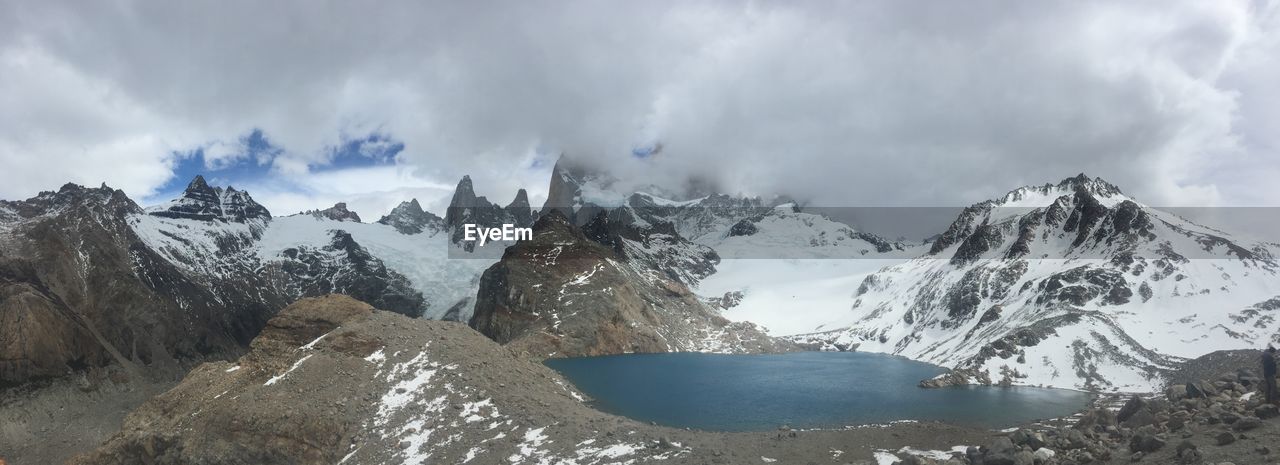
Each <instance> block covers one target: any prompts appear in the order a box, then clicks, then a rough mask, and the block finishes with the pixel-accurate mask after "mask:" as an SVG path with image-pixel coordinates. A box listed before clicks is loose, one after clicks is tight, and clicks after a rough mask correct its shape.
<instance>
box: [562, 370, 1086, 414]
mask: <svg viewBox="0 0 1280 465" xmlns="http://www.w3.org/2000/svg"><path fill="white" fill-rule="evenodd" d="M546 364H547V366H549V367H551V368H552V369H555V370H556V371H559V372H560V373H562V374H563V375H565V377H567V378H569V380H570V381H572V382H573V383H574V385H576V386H577V387H578V389H580V390H582V392H584V393H586V394H588V395H590V396H591V397H593V398H594V401H595V402H594V405H595V407H596V408H598V409H600V410H603V411H606V412H609V413H613V414H617V415H622V416H625V417H629V418H633V419H636V420H640V421H644V422H655V423H657V424H660V425H666V426H673V427H679V428H685V427H687V428H693V429H701V430H712V431H767V430H772V429H775V428H777V427H779V426H781V425H790V426H791V427H793V428H839V427H843V426H853V425H867V424H883V423H888V422H891V421H895V420H939V421H945V422H948V423H954V424H962V425H969V426H977V427H985V428H1006V427H1010V426H1014V425H1018V424H1021V423H1024V422H1028V421H1033V420H1040V419H1048V418H1057V417H1062V416H1066V415H1070V414H1072V413H1075V412H1076V411H1078V410H1080V409H1082V408H1084V407H1085V406H1086V404H1088V402H1089V400H1090V396H1089V394H1087V393H1083V392H1077V391H1069V390H1062V389H1045V388H1032V387H1013V388H1001V387H953V388H942V389H921V388H919V387H917V384H918V383H919V382H920V380H922V379H926V378H931V377H933V376H935V375H937V374H939V373H942V372H943V371H944V370H943V369H942V368H939V367H937V366H934V365H930V364H927V363H922V362H916V361H912V360H907V359H905V358H901V357H895V356H890V355H882V354H869V353H861V352H800V353H792V354H777V355H717V354H697V353H677V354H632V355H615V356H607V357H585V358H569V359H552V360H547V361H546Z"/></svg>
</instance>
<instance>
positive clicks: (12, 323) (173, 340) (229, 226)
mask: <svg viewBox="0 0 1280 465" xmlns="http://www.w3.org/2000/svg"><path fill="white" fill-rule="evenodd" d="M190 191H191V192H190V195H189V196H185V197H184V198H183V199H179V200H177V201H174V202H170V203H169V204H166V205H164V206H162V207H160V208H156V209H152V210H151V211H150V213H148V212H146V211H144V210H143V209H142V208H141V207H139V206H138V205H137V204H136V203H134V202H133V201H132V200H130V199H129V198H128V197H127V196H126V195H125V194H124V193H123V192H121V191H119V190H115V189H111V188H109V187H107V186H105V185H104V186H102V187H100V188H87V187H82V186H78V185H74V184H67V185H65V186H63V187H62V188H61V189H59V190H58V191H57V192H42V193H40V194H39V195H37V196H36V197H33V198H30V199H27V200H23V201H16V202H8V201H0V212H3V214H0V316H3V318H4V321H3V324H0V384H5V385H8V384H10V383H12V384H21V383H25V382H28V381H32V380H35V379H40V378H52V377H58V376H63V375H65V374H66V373H68V372H71V371H74V370H88V369H94V368H97V367H102V366H107V365H115V366H118V367H120V368H122V369H123V370H124V371H125V372H126V373H129V375H130V376H132V375H133V374H135V373H138V370H141V367H142V366H149V367H151V368H152V369H154V370H156V371H159V372H163V371H164V370H165V369H170V368H173V367H176V366H178V363H175V360H193V359H194V360H198V359H201V358H205V357H224V356H231V355H234V354H236V353H238V352H239V351H241V350H242V347H243V346H244V344H247V343H248V342H249V340H251V339H252V338H253V337H254V336H255V335H256V334H257V331H258V330H259V329H260V328H261V327H262V325H263V324H265V322H266V320H267V319H268V318H270V316H271V315H272V314H274V312H275V311H276V310H277V309H279V308H280V307H282V306H283V305H284V304H285V303H287V301H286V300H285V296H283V295H281V294H279V293H277V292H276V287H275V286H273V285H272V284H271V283H269V282H268V281H267V280H265V279H263V278H262V277H260V276H259V275H257V274H256V273H253V272H252V268H249V265H251V260H250V257H251V253H248V252H247V251H248V249H249V248H250V246H251V244H252V242H253V241H254V240H256V239H255V238H256V237H258V235H260V234H261V232H262V228H263V227H264V225H265V224H266V221H267V219H266V218H269V215H267V214H266V213H265V209H261V206H259V205H257V204H256V203H254V202H252V200H251V199H249V198H248V196H247V195H246V194H243V193H241V192H238V191H235V190H233V189H225V190H219V189H213V188H209V186H208V185H206V184H205V183H204V180H203V179H200V178H197V179H196V180H195V181H193V182H192V188H191V189H190ZM158 225H163V226H164V227H163V228H160V227H158ZM215 225H216V226H215ZM156 241H162V242H163V244H162V245H163V246H161V244H160V243H158V242H156ZM216 254H221V255H223V256H224V257H225V259H224V261H223V262H221V263H216V264H215V263H207V262H205V261H204V260H203V259H204V257H205V256H206V255H216Z"/></svg>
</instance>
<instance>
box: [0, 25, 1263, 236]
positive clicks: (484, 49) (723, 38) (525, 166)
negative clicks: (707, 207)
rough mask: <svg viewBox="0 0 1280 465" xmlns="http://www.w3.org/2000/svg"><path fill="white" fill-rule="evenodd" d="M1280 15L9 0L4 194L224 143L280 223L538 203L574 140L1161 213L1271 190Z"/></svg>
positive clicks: (708, 181)
mask: <svg viewBox="0 0 1280 465" xmlns="http://www.w3.org/2000/svg"><path fill="white" fill-rule="evenodd" d="M1278 11H1280V7H1277V4H1276V3H1275V2H1230V1H1224V2H1208V3H1204V2H1186V3H1183V2H1163V1H1160V2H1155V1H1153V2H1136V3H1123V4H1120V3H1115V2H1037V3H1035V4H1025V5H1023V4H1019V5H1009V4H1008V3H996V2H968V3H955V4H938V5H933V6H931V8H928V9H921V8H918V6H913V5H906V4H902V3H900V2H887V1H886V2H857V3H850V4H840V3H834V4H811V3H805V4H785V3H758V2H741V3H738V2H656V3H655V2H640V3H601V2H571V3H569V4H562V5H559V6H558V7H557V8H547V7H546V6H545V5H538V4H530V3H523V2H505V3H499V4H491V5H483V6H482V5H477V4H471V3H467V4H458V3H447V2H440V3H431V2H392V3H383V4H378V5H377V6H376V7H373V6H370V5H366V4H354V3H343V2H334V3H328V4H316V3H313V2H296V3H291V2H283V3H273V4H271V5H265V6H264V5H261V4H255V3H247V2H246V3H238V2H230V3H228V2H211V3H205V4H171V3H166V2H133V1H125V2H110V3H107V2H100V3H91V4H83V3H76V4H70V3H59V2H39V3H31V2H21V3H10V4H6V5H4V6H3V7H0V31H4V32H0V101H3V102H4V103H5V105H4V106H5V108H6V111H5V112H3V114H2V115H0V163H2V164H3V165H4V166H5V168H6V169H5V170H4V174H3V175H0V181H3V182H0V198H17V197H25V196H28V195H31V194H33V193H35V192H36V191H39V190H42V189H49V188H51V187H52V186H57V185H61V184H62V183H63V182H66V181H75V182H81V183H86V184H95V185H96V184H97V183H99V182H101V181H107V182H108V183H110V184H111V185H113V186H119V187H121V188H123V189H124V190H126V191H127V192H129V193H130V195H133V196H135V197H138V198H154V197H157V196H163V195H164V194H165V193H166V192H167V191H169V190H171V189H172V188H173V186H174V185H176V184H182V183H184V182H185V181H186V180H189V179H190V175H191V174H192V173H191V169H190V168H191V165H190V163H192V161H191V160H193V159H194V158H193V155H192V154H193V153H194V152H195V151H201V152H202V153H200V156H199V162H200V163H201V164H203V168H204V169H205V170H209V169H210V168H218V169H217V170H211V171H220V170H229V171H228V172H227V173H224V174H225V175H226V176H225V181H226V182H227V183H231V184H234V185H236V186H237V187H240V186H241V185H245V186H246V187H250V188H253V187H256V188H258V191H265V192H263V194H262V195H259V194H257V191H255V197H260V200H262V201H263V203H264V204H266V205H267V206H268V207H269V208H271V209H272V210H273V211H279V212H281V213H284V212H289V211H291V210H302V209H310V208H323V207H326V206H328V205H332V204H333V203H334V202H335V201H338V200H346V201H350V202H352V205H353V209H357V210H360V209H362V208H363V209H373V210H378V209H381V210H380V211H364V213H365V214H366V215H367V216H371V217H376V216H377V215H379V214H381V213H384V212H385V211H386V210H389V209H390V208H391V207H392V206H394V205H396V204H398V203H399V202H400V201H403V200H408V199H409V198H413V197H419V198H420V199H421V200H422V202H423V204H424V207H426V208H428V209H431V208H432V206H433V202H436V203H435V206H437V207H438V206H439V203H438V199H439V198H444V197H447V195H448V194H447V190H448V189H451V187H452V185H453V184H455V183H456V182H457V179H459V178H460V177H461V176H462V175H463V174H470V175H471V176H472V177H473V178H474V179H475V184H476V188H477V191H478V193H481V194H483V195H487V196H489V197H490V198H504V199H505V198H511V197H512V196H513V195H514V194H515V192H516V190H517V189H518V188H521V187H524V188H528V189H529V196H530V199H531V201H532V202H533V203H534V204H538V203H540V202H541V200H542V199H544V198H545V195H546V186H547V177H548V176H549V174H550V168H551V166H550V165H551V164H553V163H554V161H555V159H556V156H557V155H558V154H560V153H567V154H571V155H572V156H573V157H575V158H576V159H580V160H582V161H583V162H584V163H590V164H594V165H598V166H601V167H606V168H608V169H609V170H610V171H611V172H612V173H613V174H614V175H615V176H618V177H619V178H623V179H626V180H627V182H628V183H631V184H634V185H638V186H639V185H649V184H655V185H668V186H671V187H672V188H673V189H678V188H680V187H681V185H683V184H686V183H689V182H690V181H689V180H690V179H697V180H698V181H697V182H698V183H701V184H705V185H713V186H715V187H716V189H718V190H721V191H724V192H730V193H743V194H748V195H762V196H770V195H775V194H787V195H790V196H793V197H796V198H798V199H804V200H806V201H807V202H810V203H813V204H822V205H831V206H845V205H923V206H936V205H949V206H950V205H965V204H968V203H972V202H975V201H979V200H982V199H986V198H990V197H992V196H994V195H997V194H999V193H1001V192H1005V191H1007V190H1008V189H1010V188H1013V187H1017V186H1020V185H1027V184H1040V183H1043V182H1046V181H1050V180H1056V179H1061V178H1063V177H1064V176H1067V175H1070V174H1074V173H1077V172H1082V171H1084V172H1089V173H1091V174H1095V175H1100V176H1103V177H1105V178H1107V179H1108V180H1110V181H1113V182H1115V183H1116V184H1117V185H1120V186H1123V187H1124V189H1125V190H1126V192H1129V193H1131V194H1133V195H1134V196H1135V197H1137V198H1140V199H1142V200H1143V201H1144V202H1146V203H1149V204H1153V205H1189V206H1190V205H1195V206H1198V205H1274V199H1276V198H1280V195H1278V194H1280V190H1278V189H1280V188H1277V187H1275V184H1274V183H1273V182H1271V180H1273V179H1275V178H1276V175H1280V163H1277V154H1276V151H1277V148H1280V136H1278V134H1280V127H1277V125H1278V124H1280V123H1278V121H1280V114H1277V113H1276V111H1277V110H1275V108H1280V92H1278V91H1276V90H1275V88H1274V86H1273V85H1268V84H1267V83H1270V82H1275V80H1276V79H1277V78H1280V64H1277V63H1276V62H1275V60H1274V59H1273V57H1275V56H1277V55H1280V38H1278V36H1280V13H1278ZM254 134H257V137H259V138H261V140H262V141H266V142H268V143H269V146H261V145H260V146H258V147H257V148H253V145H252V144H253V140H256V139H253V137H254ZM246 138H248V139H246ZM246 141H248V142H246ZM263 147H269V148H270V149H271V150H274V152H272V153H270V154H268V155H263V150H264V148H263ZM344 153H345V154H348V155H351V157H346V155H342V154H344ZM352 154H354V155H352ZM264 157H265V158H267V159H269V160H268V161H267V162H264V161H263V160H264ZM344 157H345V158H344ZM224 164H225V166H224ZM236 167H239V168H236ZM237 169H241V170H243V171H236V170H237ZM264 172H267V173H274V175H273V176H263V173H264ZM209 174H210V175H211V179H215V178H218V173H216V172H211V173H209ZM441 186H447V187H443V188H442V187H441ZM360 198H364V199H369V200H368V201H367V202H364V203H362V201H360V200H359V199H360ZM270 202H276V203H278V205H272V204H271V203H270Z"/></svg>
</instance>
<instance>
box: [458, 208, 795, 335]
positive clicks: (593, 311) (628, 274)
mask: <svg viewBox="0 0 1280 465" xmlns="http://www.w3.org/2000/svg"><path fill="white" fill-rule="evenodd" d="M597 231H599V230H597ZM652 271H653V270H652V269H651V268H648V267H646V266H643V265H642V264H640V263H639V262H636V261H628V260H627V259H626V258H624V257H622V256H619V255H618V254H617V253H616V252H614V250H612V249H610V248H609V247H606V246H605V245H602V244H600V243H599V242H596V241H593V240H591V239H588V238H587V236H586V235H584V234H583V232H582V231H581V230H579V229H578V228H577V227H575V226H574V225H573V224H572V223H570V222H569V219H568V218H567V217H565V216H564V215H563V214H562V213H560V212H559V211H557V210H552V211H551V212H548V213H546V214H544V215H543V216H542V217H541V218H540V219H539V220H538V222H537V223H535V225H534V236H533V240H531V241H524V242H521V243H519V244H517V245H515V246H512V247H509V248H508V249H507V250H506V253H505V254H504V255H503V258H502V260H501V261H500V262H498V263H497V264H495V265H493V266H492V267H490V268H489V269H488V270H487V271H485V273H484V275H483V276H482V277H481V281H480V292H479V296H478V300H477V302H476V311H475V315H474V316H473V317H472V318H471V321H470V325H471V327H473V328H475V329H476V330H478V331H480V332H481V333H482V334H484V335H486V336H488V337H489V338H491V339H493V340H494V341H497V342H498V343H501V344H504V345H508V346H510V347H512V348H513V349H515V350H519V351H526V352H528V353H530V354H533V355H536V356H540V357H551V356H555V357H572V356H586V355H605V354H618V353H627V352H674V351H696V350H703V351H705V350H725V351H746V352H761V351H777V350H786V349H789V348H790V347H792V346H790V345H788V344H782V343H778V342H777V341H775V340H774V339H772V338H769V337H768V336H765V335H764V334H763V333H762V332H760V331H759V330H758V329H756V328H755V327H754V326H752V325H748V324H738V323H730V322H729V321H727V320H725V319H724V318H722V317H720V316H719V315H717V314H716V312H715V311H714V310H713V309H711V308H710V307H709V306H707V305H706V304H705V303H704V302H702V301H701V300H699V299H698V298H697V296H695V295H694V294H693V293H692V292H690V291H689V290H688V288H687V287H685V286H684V285H683V284H681V283H680V282H678V281H675V280H672V279H670V278H667V277H665V276H663V274H662V273H653V272H652Z"/></svg>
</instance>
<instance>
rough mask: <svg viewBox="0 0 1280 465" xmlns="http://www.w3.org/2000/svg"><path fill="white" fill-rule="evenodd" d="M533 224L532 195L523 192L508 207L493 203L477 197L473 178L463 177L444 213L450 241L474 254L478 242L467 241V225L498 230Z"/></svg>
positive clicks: (482, 197) (522, 190)
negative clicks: (508, 226)
mask: <svg viewBox="0 0 1280 465" xmlns="http://www.w3.org/2000/svg"><path fill="white" fill-rule="evenodd" d="M532 221H533V211H532V210H531V209H530V208H529V194H527V193H525V191H524V189H520V191H519V192H517V193H516V197H515V199H513V200H512V201H511V203H510V204H508V205H507V206H506V207H502V206H499V205H498V204H496V203H493V202H490V201H489V199H488V198H485V197H484V196H477V195H476V192H475V188H474V187H473V186H472V184H471V176H463V177H462V180H460V181H458V187H457V188H455V189H454V191H453V198H452V199H450V201H449V208H448V210H447V211H446V212H445V216H444V224H445V227H446V228H448V230H449V240H450V242H452V243H454V244H459V245H461V246H462V248H463V250H466V251H468V252H470V251H474V250H475V247H476V243H475V242H471V241H464V240H463V239H464V233H465V230H464V226H465V225H467V224H473V225H477V226H478V227H482V228H497V227H501V226H502V225H504V224H510V225H512V226H514V227H520V228H524V227H528V226H529V225H530V223H531V222H532Z"/></svg>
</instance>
